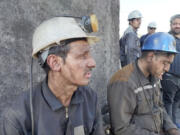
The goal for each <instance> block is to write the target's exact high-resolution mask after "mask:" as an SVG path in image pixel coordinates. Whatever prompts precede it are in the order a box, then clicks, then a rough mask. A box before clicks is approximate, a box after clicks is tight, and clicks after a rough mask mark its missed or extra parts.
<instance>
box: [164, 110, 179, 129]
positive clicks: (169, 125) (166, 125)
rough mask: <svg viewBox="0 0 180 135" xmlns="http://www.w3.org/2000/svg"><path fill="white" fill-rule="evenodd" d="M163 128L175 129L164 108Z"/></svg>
mask: <svg viewBox="0 0 180 135" xmlns="http://www.w3.org/2000/svg"><path fill="white" fill-rule="evenodd" d="M163 128H164V130H165V131H168V130H169V129H177V127H176V125H175V124H174V123H173V122H172V120H171V119H170V117H169V115H168V114H167V112H166V110H165V108H164V109H163Z"/></svg>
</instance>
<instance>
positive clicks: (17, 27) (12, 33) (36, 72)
mask: <svg viewBox="0 0 180 135" xmlns="http://www.w3.org/2000/svg"><path fill="white" fill-rule="evenodd" d="M91 13H95V14H96V15H97V17H98V20H99V32H98V33H96V35H97V36H99V37H100V39H101V41H100V42H99V43H98V44H97V45H95V46H93V56H94V58H95V60H96V65H97V66H96V69H94V71H93V77H92V80H91V83H90V86H91V87H92V88H93V89H94V90H96V91H97V93H98V96H99V99H100V104H101V105H103V104H105V103H106V86H107V83H108V80H109V78H110V76H111V75H112V74H113V73H114V72H115V71H117V70H118V69H119V0H0V125H1V122H2V117H1V116H2V112H3V110H5V109H6V108H7V107H8V106H9V105H10V104H11V103H12V102H13V100H14V99H15V97H16V96H17V95H19V94H20V93H21V92H22V91H25V90H28V89H29V87H30V83H29V82H30V80H29V78H30V74H29V70H30V59H31V52H32V51H31V43H32V34H33V31H34V29H35V28H36V27H37V26H38V25H39V24H40V23H41V22H42V21H44V20H46V19H50V18H52V17H55V16H61V15H72V16H83V15H89V14H91ZM43 78H44V72H43V70H42V69H41V68H40V66H39V65H38V63H37V61H34V66H33V81H34V83H37V82H39V81H41V80H42V79H43Z"/></svg>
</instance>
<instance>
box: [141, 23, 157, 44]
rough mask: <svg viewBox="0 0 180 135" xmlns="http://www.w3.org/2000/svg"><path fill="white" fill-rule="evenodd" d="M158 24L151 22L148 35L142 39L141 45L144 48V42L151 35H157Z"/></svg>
mask: <svg viewBox="0 0 180 135" xmlns="http://www.w3.org/2000/svg"><path fill="white" fill-rule="evenodd" d="M156 28H157V26H156V23H155V22H150V23H149V24H148V26H147V31H148V33H147V34H145V35H143V36H142V37H141V38H140V44H141V47H142V46H143V43H144V40H145V39H146V38H147V37H148V36H149V35H151V34H153V33H155V32H156Z"/></svg>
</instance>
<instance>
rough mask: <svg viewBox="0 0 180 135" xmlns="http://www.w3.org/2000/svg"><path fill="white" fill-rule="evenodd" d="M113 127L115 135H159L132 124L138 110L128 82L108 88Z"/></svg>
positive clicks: (115, 83)
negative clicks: (134, 114)
mask: <svg viewBox="0 0 180 135" xmlns="http://www.w3.org/2000/svg"><path fill="white" fill-rule="evenodd" d="M107 90H108V95H107V96H108V104H109V108H110V118H111V126H112V130H113V132H114V134H115V135H157V134H156V133H154V132H150V131H148V130H146V129H142V128H141V127H139V126H138V125H135V124H133V123H132V122H131V119H132V117H133V113H134V112H135V108H136V95H135V93H134V92H133V90H132V89H131V88H130V87H129V85H128V83H127V82H114V83H112V84H110V85H109V86H108V89H107Z"/></svg>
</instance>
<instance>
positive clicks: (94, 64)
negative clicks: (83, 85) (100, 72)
mask: <svg viewBox="0 0 180 135" xmlns="http://www.w3.org/2000/svg"><path fill="white" fill-rule="evenodd" d="M88 67H90V68H95V67H96V62H95V60H94V59H93V58H92V57H90V58H89V60H88Z"/></svg>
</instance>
